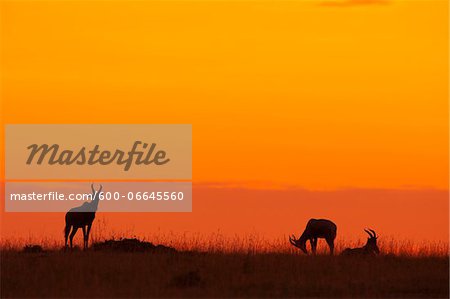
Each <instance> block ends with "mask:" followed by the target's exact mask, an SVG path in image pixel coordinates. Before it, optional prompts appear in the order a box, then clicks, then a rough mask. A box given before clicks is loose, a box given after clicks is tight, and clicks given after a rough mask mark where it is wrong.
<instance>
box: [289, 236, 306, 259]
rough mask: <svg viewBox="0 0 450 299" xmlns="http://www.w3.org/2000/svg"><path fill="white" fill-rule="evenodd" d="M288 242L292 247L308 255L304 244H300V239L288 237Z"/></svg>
mask: <svg viewBox="0 0 450 299" xmlns="http://www.w3.org/2000/svg"><path fill="white" fill-rule="evenodd" d="M289 242H290V243H291V244H292V245H293V246H295V247H297V248H300V249H301V250H302V251H303V252H304V253H306V254H308V251H307V250H306V242H301V241H300V238H299V239H296V238H295V236H294V235H292V236H289Z"/></svg>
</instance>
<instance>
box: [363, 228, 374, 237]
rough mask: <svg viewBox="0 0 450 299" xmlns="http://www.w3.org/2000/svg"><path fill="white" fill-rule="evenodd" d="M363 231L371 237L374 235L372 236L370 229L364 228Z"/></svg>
mask: <svg viewBox="0 0 450 299" xmlns="http://www.w3.org/2000/svg"><path fill="white" fill-rule="evenodd" d="M364 231H365V232H366V233H367V234H368V235H369V236H370V237H371V238H373V237H374V236H372V234H371V233H370V231H368V230H367V229H364Z"/></svg>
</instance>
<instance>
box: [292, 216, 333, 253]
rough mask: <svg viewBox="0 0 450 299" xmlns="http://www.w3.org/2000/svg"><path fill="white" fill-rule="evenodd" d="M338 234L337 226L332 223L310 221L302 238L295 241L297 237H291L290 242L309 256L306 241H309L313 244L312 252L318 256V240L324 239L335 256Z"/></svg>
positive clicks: (320, 220)
mask: <svg viewBox="0 0 450 299" xmlns="http://www.w3.org/2000/svg"><path fill="white" fill-rule="evenodd" d="M336 232H337V226H336V224H334V223H333V222H332V221H330V220H326V219H310V220H309V221H308V224H307V225H306V228H305V231H304V232H303V234H302V235H301V236H300V238H298V239H295V236H294V235H292V236H291V237H289V242H291V244H292V245H294V246H295V247H297V248H300V249H301V250H302V251H303V252H304V253H306V254H307V253H308V251H307V250H306V241H308V240H309V242H310V243H311V251H312V252H313V254H316V247H317V239H318V238H323V239H325V240H326V241H327V244H328V246H329V247H330V254H331V255H333V251H334V239H335V238H336Z"/></svg>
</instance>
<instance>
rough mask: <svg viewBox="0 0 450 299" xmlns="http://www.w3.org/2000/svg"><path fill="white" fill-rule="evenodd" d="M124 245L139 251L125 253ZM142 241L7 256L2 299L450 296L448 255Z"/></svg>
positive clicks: (4, 257) (14, 252) (3, 255)
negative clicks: (198, 247)
mask: <svg viewBox="0 0 450 299" xmlns="http://www.w3.org/2000/svg"><path fill="white" fill-rule="evenodd" d="M130 240H131V241H130ZM125 243H126V244H128V245H126V246H131V247H130V248H134V249H136V248H138V250H134V249H133V250H122V249H123V248H122V249H121V246H123V245H120V244H125ZM138 243H139V241H136V240H133V239H127V241H125V242H124V243H111V242H110V243H103V245H97V248H96V249H97V250H95V249H94V248H95V245H94V248H92V249H90V250H88V251H86V252H83V251H73V252H63V251H59V250H58V251H56V250H55V251H41V250H38V249H36V248H35V249H27V250H26V251H17V250H6V251H2V253H1V297H2V298H5V297H41V298H43V297H72V298H73V297H122V298H123V297H204V298H206V297H410V298H411V297H441V298H445V297H446V298H448V296H449V288H448V280H449V272H448V269H449V260H448V257H447V256H443V257H432V256H430V257H426V256H423V257H401V256H392V255H391V256H379V257H342V256H315V257H314V256H304V255H298V254H287V253H251V254H250V253H249V254H246V253H220V252H217V253H200V252H176V251H175V250H171V249H168V250H154V249H156V248H157V247H158V246H155V245H153V244H152V245H151V246H150V245H148V244H144V245H142V244H138ZM105 244H106V245H105ZM108 244H109V245H108ZM111 244H112V245H111ZM118 244H119V245H118ZM130 244H131V245H130ZM102 246H103V247H102ZM110 246H111V247H110ZM136 246H137V247H136ZM139 246H144V247H145V246H147V247H145V248H147V249H145V250H141V249H139V248H141V247H139ZM114 248H115V249H114ZM159 248H166V247H159Z"/></svg>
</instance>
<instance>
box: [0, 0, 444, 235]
mask: <svg viewBox="0 0 450 299" xmlns="http://www.w3.org/2000/svg"><path fill="white" fill-rule="evenodd" d="M1 47H2V53H1V54H2V55H1V69H2V72H1V98H2V124H11V123H190V124H192V125H193V180H194V183H195V184H197V186H200V187H201V188H200V187H199V188H200V189H202V188H205V187H204V186H205V185H204V183H207V182H214V183H218V184H226V185H225V186H226V188H225V189H221V190H222V192H226V193H221V194H222V195H224V194H227V196H229V197H230V198H235V199H236V201H234V202H233V203H230V205H231V207H233V208H234V209H242V207H244V209H247V208H249V207H252V206H253V205H254V204H253V203H252V200H250V199H249V197H247V196H246V195H245V194H243V193H242V190H241V189H237V188H236V186H239V187H243V188H247V189H249V190H251V191H252V192H256V193H257V192H258V191H257V190H254V189H255V188H256V189H258V188H261V187H264V188H268V189H269V190H272V191H270V192H269V191H268V192H265V193H263V194H265V196H266V197H267V196H268V195H267V194H269V193H270V194H272V193H271V192H278V193H276V194H277V195H275V196H274V197H276V199H274V200H279V201H283V200H284V199H285V196H286V194H285V193H283V192H282V191H280V190H278V189H279V188H283V187H296V188H300V189H307V190H314V191H316V192H317V194H318V195H322V197H320V196H319V198H318V199H314V200H308V197H306V196H305V195H302V193H301V192H300V193H299V194H298V200H294V199H291V201H289V202H290V205H289V207H288V208H287V207H283V208H282V209H281V208H280V209H281V210H282V211H286V209H287V210H289V211H291V212H292V211H295V210H302V213H301V215H302V216H301V217H300V219H293V220H292V222H291V223H289V222H286V220H285V219H284V217H283V215H279V216H277V217H278V218H276V219H284V220H283V221H284V222H283V223H284V224H280V225H278V226H277V225H275V227H274V228H272V229H271V228H270V226H269V225H264V221H263V220H264V219H265V218H264V217H265V216H262V215H259V214H256V215H255V217H257V219H240V218H239V219H240V222H238V223H242V226H245V225H246V224H247V222H250V223H259V224H260V226H259V227H257V228H256V229H260V230H261V231H262V232H263V233H267V234H271V235H279V234H281V233H282V232H284V230H285V229H286V230H287V229H290V228H291V227H292V228H295V229H296V230H299V229H298V227H301V228H303V226H304V223H305V222H306V220H307V219H308V217H315V216H316V215H326V216H327V217H329V218H332V219H340V223H341V226H342V227H344V229H343V230H342V231H343V232H346V233H347V234H351V233H354V230H353V228H351V229H350V228H349V227H353V223H356V225H358V226H359V225H364V223H366V222H365V220H370V221H367V222H370V223H368V224H367V225H373V226H376V227H381V228H382V229H383V230H385V233H384V234H385V235H388V234H391V233H392V234H400V235H405V236H408V237H412V238H415V237H417V238H427V237H428V238H431V239H441V240H447V237H448V202H447V193H446V192H445V191H447V190H448V184H449V177H448V165H449V160H448V121H449V120H448V79H449V78H448V50H449V49H448V3H447V1H433V0H430V1H413V0H411V1H407V0H404V1H402V0H398V1H355V0H353V1H349V0H342V1H340V0H336V1H334V0H333V1H326V0H325V1H321V0H317V1H314V0H311V1H286V2H284V1H273V2H272V1H246V2H244V1H195V2H192V1H167V2H166V1H149V2H146V1H136V2H128V1H98V2H91V1H79V2H77V1H70V2H69V1H61V2H57V1H46V2H44V1H2V2H1ZM2 134H3V132H2ZM2 137H3V136H2ZM2 140H3V138H2ZM2 153H3V144H2ZM1 162H2V165H3V162H4V161H1ZM2 175H3V172H2ZM275 188H278V189H277V190H278V191H274V190H275ZM343 188H344V189H351V190H354V189H358V190H359V189H362V190H365V191H364V192H366V193H364V194H366V195H365V196H364V197H363V198H361V199H360V200H361V201H362V202H363V204H362V205H363V206H362V208H366V207H367V208H369V207H371V206H372V205H373V204H374V201H376V203H378V204H379V205H381V207H380V206H379V205H378V206H379V208H380V209H381V211H382V210H383V209H384V210H386V209H389V208H392V207H390V205H393V206H394V207H393V208H392V209H393V210H391V211H392V213H394V212H395V213H394V214H400V213H404V210H403V208H402V207H401V206H398V205H396V204H395V202H396V200H401V199H397V198H402V196H404V195H405V194H407V195H408V196H410V198H411V201H413V203H412V204H411V209H410V210H408V212H406V215H403V216H400V219H404V220H408V221H416V222H415V225H416V226H418V227H419V226H420V227H425V228H426V229H424V230H423V231H422V230H417V234H416V235H415V234H411V233H410V232H408V227H407V226H405V227H401V228H393V227H392V226H390V225H389V224H392V223H393V222H392V221H391V220H389V219H388V218H389V217H388V216H387V215H386V216H383V215H381V216H380V215H379V216H378V217H377V218H373V219H372V218H370V219H367V217H366V216H363V215H361V213H359V214H358V213H357V212H358V211H360V210H357V209H356V208H355V205H354V204H351V203H348V202H346V201H345V200H344V198H342V199H339V200H342V205H344V206H345V205H347V208H346V209H344V210H342V209H338V208H336V209H334V210H332V211H327V212H326V213H325V212H324V211H323V210H320V209H319V210H317V206H318V205H319V203H320V202H321V200H327V199H326V198H327V196H325V195H324V192H323V191H327V190H328V191H330V190H340V189H343ZM374 189H385V190H394V191H395V192H400V191H401V192H404V193H402V194H403V195H402V196H400V195H399V196H398V197H396V196H391V197H390V198H391V199H392V200H391V201H389V202H387V201H385V200H383V198H384V197H377V196H376V195H375V193H373V192H377V191H374ZM433 189H438V190H443V191H444V192H440V191H436V192H437V193H433V195H432V196H424V194H427V192H435V191H432V190H433ZM202 190H203V189H202ZM408 190H409V191H408ZM411 190H412V191H411ZM394 191H393V192H394ZM414 191H415V192H417V193H416V194H412V193H411V192H413V193H414ZM208 192H217V190H212V191H211V190H210V191H208ZM208 192H207V191H205V192H198V193H197V195H196V193H195V187H194V212H193V213H192V215H189V216H176V217H175V216H173V217H175V218H176V219H175V218H174V219H172V218H170V217H172V216H170V217H169V216H168V218H164V219H166V220H164V219H162V218H163V217H165V216H164V214H161V215H155V216H153V215H146V216H145V217H155V218H157V219H162V220H161V221H166V222H168V220H167V219H169V218H170V219H172V220H171V222H169V223H167V224H166V225H168V226H169V228H173V229H179V226H177V224H175V223H174V222H177V221H181V220H180V219H183V217H191V218H190V221H192V222H194V223H195V225H193V226H192V228H191V229H192V230H199V231H201V230H207V229H206V228H205V227H208V229H209V228H211V229H216V228H220V227H230V224H229V223H226V222H227V221H229V220H227V218H226V217H225V218H223V217H222V216H223V215H225V214H224V213H222V211H221V209H220V208H218V207H216V206H214V205H212V206H208V205H207V204H206V202H208V200H211V201H214V198H211V195H210V193H208ZM228 192H231V193H228ZM233 192H234V193H233ZM371 192H372V193H371ZM424 192H425V193H424ZM256 193H254V194H256ZM252 194H253V193H252ZM369 194H372V195H369ZM261 196H262V195H261ZM348 196H349V197H350V198H352V200H353V199H354V198H357V197H355V196H356V195H354V194H352V195H348ZM336 198H341V195H336ZM419 198H420V199H419ZM349 200H350V199H349ZM427 200H428V201H429V204H428V205H425V204H423V202H426V201H427ZM196 203H197V204H196ZM206 206H208V207H209V208H208V210H207V211H206V210H204V209H205V207H206ZM218 206H220V204H218ZM276 208H277V206H276V205H273V204H272V203H270V204H269V203H262V204H261V205H260V206H259V209H260V210H261V211H273V210H274V209H276ZM427 208H429V210H426V209H427ZM196 209H197V210H196ZM202 209H203V210H202ZM201 211H203V212H201ZM308 211H311V213H309V212H308ZM313 211H314V212H313ZM421 212H423V213H424V215H426V216H421V217H417V218H415V217H413V215H416V214H419V213H421ZM262 214H264V212H262ZM394 214H393V215H394ZM208 215H210V216H208ZM211 215H212V216H211ZM277 215H278V214H277ZM44 217H45V216H43V215H32V216H31V215H27V216H24V215H18V214H14V215H13V214H11V215H5V213H3V212H2V219H3V220H2V231H3V233H4V234H5V235H6V234H8V233H9V234H12V233H13V232H17V231H18V232H19V233H25V232H29V231H30V230H31V227H33V224H35V223H36V222H41V221H42V219H43V218H44ZM54 217H55V218H52V217H50V219H54V220H53V222H51V223H48V221H47V222H45V223H46V225H47V226H46V228H45V229H47V230H49V231H52V232H56V231H57V232H60V230H61V227H60V226H61V225H62V224H61V222H62V221H58V220H57V219H56V216H54ZM111 217H118V218H119V220H118V223H119V224H120V223H123V224H124V225H128V224H129V222H130V220H132V218H133V217H130V215H128V214H123V215H113V216H111ZM142 217H143V218H145V217H144V216H142ZM177 217H178V218H177ZM211 217H212V219H222V218H223V222H220V223H217V222H211V221H212V220H211ZM258 217H259V218H258ZM383 217H384V218H383ZM23 218H26V220H24V219H23ZM276 219H275V221H274V222H277V221H276ZM414 219H416V220H414ZM136 221H137V220H136ZM435 221H437V222H435ZM19 223H20V228H17V227H18V225H17V224H19ZM138 223H140V224H139V225H142V227H144V228H145V229H144V231H145V230H151V229H152V227H154V226H153V225H150V224H149V223H150V221H149V222H146V221H145V220H143V221H142V222H138ZM146 223H147V224H146ZM171 223H172V224H171ZM437 224H439V225H438V226H439V228H437V229H436V228H435V226H436V225H437ZM442 224H445V225H444V227H442V226H443V225H442ZM242 226H239V227H242ZM12 227H14V229H13V228H12ZM55 227H56V228H55ZM345 227H347V228H345ZM432 227H433V231H432V233H429V231H430V229H431V228H432ZM231 230H232V229H231V228H230V231H231ZM359 230H360V229H359V228H358V230H355V231H359ZM235 231H237V232H241V231H242V232H243V231H244V230H242V229H239V228H235ZM287 233H290V232H287Z"/></svg>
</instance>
